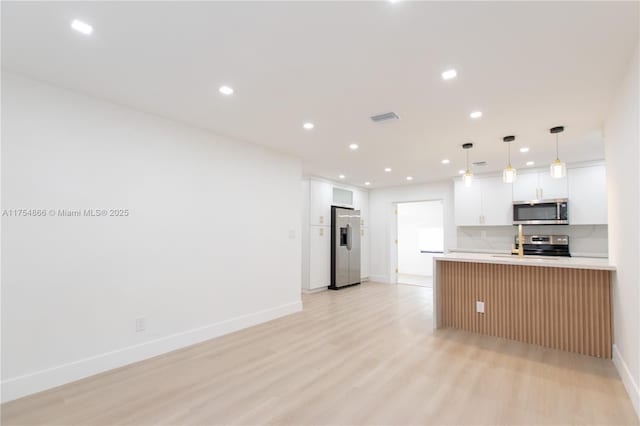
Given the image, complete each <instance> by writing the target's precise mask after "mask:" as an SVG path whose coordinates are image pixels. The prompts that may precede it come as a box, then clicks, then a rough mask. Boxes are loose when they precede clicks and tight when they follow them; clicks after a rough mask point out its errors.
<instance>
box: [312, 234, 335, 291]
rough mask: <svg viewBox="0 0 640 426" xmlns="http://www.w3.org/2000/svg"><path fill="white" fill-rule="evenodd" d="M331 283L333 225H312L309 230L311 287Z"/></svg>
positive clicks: (325, 285) (319, 286)
mask: <svg viewBox="0 0 640 426" xmlns="http://www.w3.org/2000/svg"><path fill="white" fill-rule="evenodd" d="M330 283H331V227H329V226H312V227H311V230H310V232H309V288H310V289H315V288H321V287H328V286H329V284H330Z"/></svg>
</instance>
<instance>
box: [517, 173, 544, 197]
mask: <svg viewBox="0 0 640 426" xmlns="http://www.w3.org/2000/svg"><path fill="white" fill-rule="evenodd" d="M538 194H539V190H538V173H522V174H518V178H517V179H516V181H515V182H514V183H513V201H531V200H537V199H538Z"/></svg>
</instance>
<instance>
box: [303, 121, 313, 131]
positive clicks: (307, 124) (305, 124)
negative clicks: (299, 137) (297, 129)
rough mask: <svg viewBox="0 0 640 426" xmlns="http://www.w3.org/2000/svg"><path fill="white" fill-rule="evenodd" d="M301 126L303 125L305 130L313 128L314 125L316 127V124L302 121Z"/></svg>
mask: <svg viewBox="0 0 640 426" xmlns="http://www.w3.org/2000/svg"><path fill="white" fill-rule="evenodd" d="M302 127H304V128H305V129H307V130H311V129H313V128H314V127H316V126H315V125H314V124H313V123H304V124H303V125H302Z"/></svg>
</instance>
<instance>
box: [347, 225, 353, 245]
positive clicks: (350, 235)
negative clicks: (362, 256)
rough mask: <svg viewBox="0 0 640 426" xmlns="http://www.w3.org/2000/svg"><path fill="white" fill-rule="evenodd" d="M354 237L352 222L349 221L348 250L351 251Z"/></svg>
mask: <svg viewBox="0 0 640 426" xmlns="http://www.w3.org/2000/svg"><path fill="white" fill-rule="evenodd" d="M352 238H353V229H352V227H351V224H350V223H347V250H349V251H351V239H352Z"/></svg>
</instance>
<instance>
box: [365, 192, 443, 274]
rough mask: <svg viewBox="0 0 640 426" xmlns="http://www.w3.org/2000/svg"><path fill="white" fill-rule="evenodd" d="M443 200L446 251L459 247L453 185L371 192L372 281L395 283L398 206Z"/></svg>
mask: <svg viewBox="0 0 640 426" xmlns="http://www.w3.org/2000/svg"><path fill="white" fill-rule="evenodd" d="M426 200H442V201H443V212H444V249H445V250H447V249H452V248H455V246H456V227H455V223H454V217H453V181H451V180H449V181H443V182H435V183H428V184H418V185H406V186H398V187H392V188H381V189H373V190H371V191H370V192H369V223H370V224H371V228H370V229H371V274H370V276H371V280H372V281H379V282H394V280H395V278H394V275H395V274H394V272H393V270H394V269H395V258H396V246H395V242H394V240H395V234H396V225H395V220H394V204H395V203H398V202H407V201H426Z"/></svg>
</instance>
